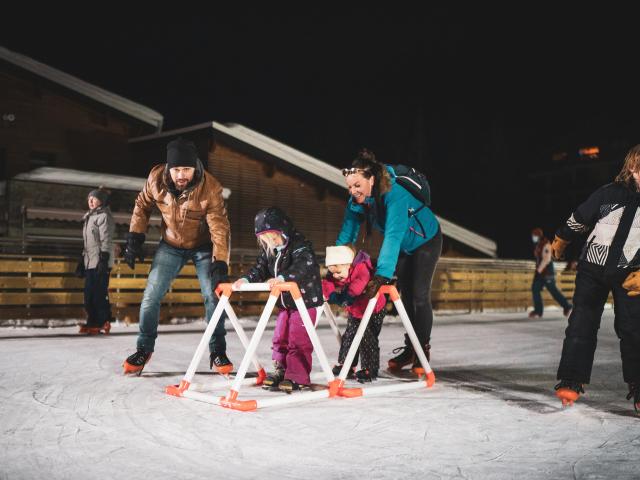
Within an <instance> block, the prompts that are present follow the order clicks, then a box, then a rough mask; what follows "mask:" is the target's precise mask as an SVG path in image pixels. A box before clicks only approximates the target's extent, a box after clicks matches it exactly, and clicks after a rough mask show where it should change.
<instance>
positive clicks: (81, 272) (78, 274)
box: [74, 255, 85, 278]
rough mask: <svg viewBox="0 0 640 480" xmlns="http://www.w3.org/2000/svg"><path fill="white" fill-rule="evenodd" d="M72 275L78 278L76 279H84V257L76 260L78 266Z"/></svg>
mask: <svg viewBox="0 0 640 480" xmlns="http://www.w3.org/2000/svg"><path fill="white" fill-rule="evenodd" d="M74 275H75V276H76V277H78V278H84V277H85V272H84V255H80V258H79V259H78V265H77V266H76V271H75V273H74Z"/></svg>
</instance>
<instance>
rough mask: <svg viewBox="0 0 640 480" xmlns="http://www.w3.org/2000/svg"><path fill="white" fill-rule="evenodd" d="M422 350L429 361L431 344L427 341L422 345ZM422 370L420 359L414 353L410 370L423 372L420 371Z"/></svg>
mask: <svg viewBox="0 0 640 480" xmlns="http://www.w3.org/2000/svg"><path fill="white" fill-rule="evenodd" d="M422 351H423V352H424V355H425V356H426V357H427V362H429V363H431V345H429V343H428V342H427V343H425V344H424V345H423V346H422ZM418 369H420V370H418ZM422 370H423V368H422V364H421V363H420V359H419V358H418V356H417V355H416V358H415V360H414V361H413V365H412V366H411V371H412V372H414V373H424V372H422Z"/></svg>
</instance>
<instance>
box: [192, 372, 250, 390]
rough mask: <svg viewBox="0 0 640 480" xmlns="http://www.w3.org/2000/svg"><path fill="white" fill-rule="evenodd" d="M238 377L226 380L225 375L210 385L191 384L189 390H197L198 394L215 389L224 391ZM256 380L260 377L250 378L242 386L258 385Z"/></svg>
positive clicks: (244, 380) (243, 381)
mask: <svg viewBox="0 0 640 480" xmlns="http://www.w3.org/2000/svg"><path fill="white" fill-rule="evenodd" d="M235 379H236V377H235V376H234V377H232V378H225V377H224V376H223V375H220V376H219V378H216V379H215V380H213V381H211V382H210V383H191V384H189V390H195V391H196V392H198V391H199V392H207V391H210V390H214V389H222V390H223V391H224V389H226V388H229V387H231V385H232V384H233V381H234V380H235ZM256 380H258V377H248V378H245V379H243V380H242V386H243V387H245V386H252V385H255V384H256ZM226 393H227V392H225V394H226Z"/></svg>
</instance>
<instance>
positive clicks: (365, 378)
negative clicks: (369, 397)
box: [355, 368, 378, 383]
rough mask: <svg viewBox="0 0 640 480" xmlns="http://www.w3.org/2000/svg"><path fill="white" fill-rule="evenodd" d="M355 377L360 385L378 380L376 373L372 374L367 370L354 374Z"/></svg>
mask: <svg viewBox="0 0 640 480" xmlns="http://www.w3.org/2000/svg"><path fill="white" fill-rule="evenodd" d="M355 377H356V379H357V380H358V382H360V383H365V382H372V381H373V380H376V379H377V378H378V372H373V371H371V370H369V369H366V368H363V369H362V370H358V371H357V372H356V373H355Z"/></svg>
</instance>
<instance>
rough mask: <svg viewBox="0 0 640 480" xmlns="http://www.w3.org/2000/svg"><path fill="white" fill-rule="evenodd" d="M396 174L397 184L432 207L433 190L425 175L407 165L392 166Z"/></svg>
mask: <svg viewBox="0 0 640 480" xmlns="http://www.w3.org/2000/svg"><path fill="white" fill-rule="evenodd" d="M390 167H391V168H393V171H394V172H395V174H396V177H395V178H396V183H397V184H398V185H400V186H401V187H403V188H404V189H405V190H407V191H408V192H409V193H410V194H411V195H413V196H414V197H415V198H417V199H418V200H420V201H421V202H422V203H424V204H425V205H426V206H427V207H428V206H430V205H431V189H430V188H429V182H428V181H427V177H426V176H425V175H424V173H422V172H419V171H418V170H416V169H415V168H412V167H407V166H406V165H401V164H398V165H390Z"/></svg>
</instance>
